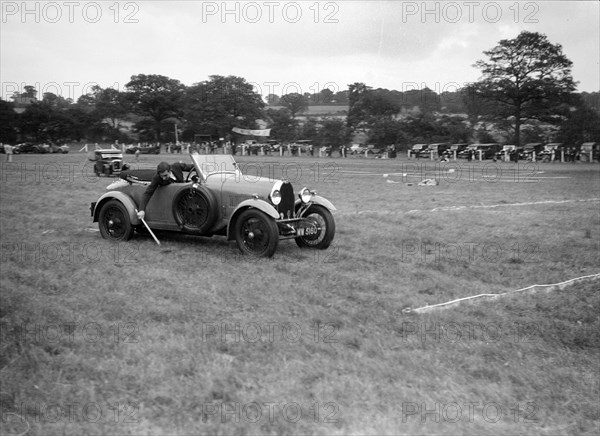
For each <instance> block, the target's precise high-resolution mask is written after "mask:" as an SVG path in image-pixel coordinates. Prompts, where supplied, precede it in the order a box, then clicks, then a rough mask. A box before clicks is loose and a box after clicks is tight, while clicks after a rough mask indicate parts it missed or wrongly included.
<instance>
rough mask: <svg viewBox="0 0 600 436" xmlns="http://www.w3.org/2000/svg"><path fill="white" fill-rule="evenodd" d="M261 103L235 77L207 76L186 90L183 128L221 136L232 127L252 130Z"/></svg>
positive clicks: (250, 85) (250, 86)
mask: <svg viewBox="0 0 600 436" xmlns="http://www.w3.org/2000/svg"><path fill="white" fill-rule="evenodd" d="M264 106H265V102H264V101H263V99H262V97H261V96H260V95H259V94H257V93H256V92H255V91H254V87H253V86H252V84H250V83H248V82H246V79H244V78H242V77H237V76H217V75H215V76H210V80H206V81H204V82H199V83H195V84H194V85H192V86H191V87H189V88H188V89H187V91H186V98H185V116H184V118H185V119H186V120H187V127H188V129H190V130H193V131H195V132H196V133H198V134H200V133H202V134H210V135H213V136H218V137H225V136H227V135H230V134H231V129H232V128H233V127H241V128H246V129H254V128H256V120H258V119H260V118H262V116H263V108H264Z"/></svg>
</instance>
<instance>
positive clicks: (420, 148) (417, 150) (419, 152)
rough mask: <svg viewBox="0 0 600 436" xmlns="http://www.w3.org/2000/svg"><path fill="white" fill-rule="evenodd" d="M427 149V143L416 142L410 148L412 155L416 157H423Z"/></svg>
mask: <svg viewBox="0 0 600 436" xmlns="http://www.w3.org/2000/svg"><path fill="white" fill-rule="evenodd" d="M425 150H427V144H414V145H413V146H412V147H411V149H410V155H411V156H414V157H416V158H419V157H423V156H425V155H424V154H423V152H424V151H425Z"/></svg>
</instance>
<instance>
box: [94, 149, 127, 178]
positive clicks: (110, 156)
mask: <svg viewBox="0 0 600 436" xmlns="http://www.w3.org/2000/svg"><path fill="white" fill-rule="evenodd" d="M88 159H89V160H90V161H92V162H94V174H96V175H97V176H98V177H100V174H103V175H105V176H112V175H117V176H118V175H119V174H120V173H121V170H123V169H125V168H124V165H123V153H121V151H120V150H115V149H112V148H108V149H98V150H94V151H90V152H89V156H88Z"/></svg>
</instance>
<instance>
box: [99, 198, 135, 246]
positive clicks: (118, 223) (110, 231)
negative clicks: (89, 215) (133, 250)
mask: <svg viewBox="0 0 600 436" xmlns="http://www.w3.org/2000/svg"><path fill="white" fill-rule="evenodd" d="M98 227H99V228H100V234H101V235H102V237H103V238H104V239H110V240H113V241H127V240H128V239H130V238H131V235H132V234H133V226H132V225H131V221H130V220H129V213H128V212H127V209H126V208H125V206H124V205H123V203H121V202H120V201H118V200H109V201H107V202H106V203H105V204H104V205H102V209H100V215H99V217H98Z"/></svg>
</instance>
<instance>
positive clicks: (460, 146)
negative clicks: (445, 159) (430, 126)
mask: <svg viewBox="0 0 600 436" xmlns="http://www.w3.org/2000/svg"><path fill="white" fill-rule="evenodd" d="M468 146H469V144H466V143H457V144H452V145H450V148H449V149H448V151H449V152H450V157H451V158H454V155H455V154H456V157H458V155H459V153H460V152H461V151H463V150H464V149H465V148H467V147H468Z"/></svg>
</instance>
